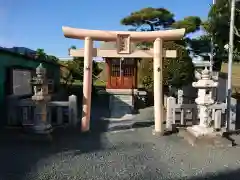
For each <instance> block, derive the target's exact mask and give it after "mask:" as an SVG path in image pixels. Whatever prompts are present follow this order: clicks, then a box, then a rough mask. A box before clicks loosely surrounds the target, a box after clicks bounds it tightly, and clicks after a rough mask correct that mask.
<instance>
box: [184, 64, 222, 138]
mask: <svg viewBox="0 0 240 180" xmlns="http://www.w3.org/2000/svg"><path fill="white" fill-rule="evenodd" d="M192 85H193V87H195V88H198V97H197V98H196V99H195V102H196V104H197V106H198V108H199V119H200V123H199V124H198V125H194V126H192V127H189V128H188V129H187V130H188V131H189V132H190V133H191V134H192V135H194V136H195V137H200V136H207V135H211V134H213V133H214V128H213V126H212V117H211V112H212V111H211V108H209V107H210V106H211V105H213V104H215V101H214V100H213V99H212V95H211V92H212V89H213V88H216V87H217V86H218V82H215V81H214V80H213V79H212V78H211V72H210V71H209V70H208V69H207V68H205V69H204V70H203V71H202V73H201V75H200V77H199V78H198V81H197V82H193V83H192Z"/></svg>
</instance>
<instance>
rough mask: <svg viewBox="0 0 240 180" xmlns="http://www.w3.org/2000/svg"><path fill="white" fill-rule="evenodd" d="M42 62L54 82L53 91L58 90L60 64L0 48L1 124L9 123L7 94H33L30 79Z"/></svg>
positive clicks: (22, 95) (23, 95) (21, 95)
mask: <svg viewBox="0 0 240 180" xmlns="http://www.w3.org/2000/svg"><path fill="white" fill-rule="evenodd" d="M40 63H42V65H43V67H45V68H46V70H47V77H48V79H51V80H53V82H54V86H53V89H52V91H53V92H52V93H54V92H56V91H57V89H58V87H59V85H60V66H61V65H60V64H58V63H57V62H53V61H47V60H42V59H36V58H33V57H29V56H26V55H22V54H19V53H15V52H11V51H8V50H5V49H0V113H1V118H0V125H5V124H6V123H7V117H6V116H7V113H6V112H7V109H6V107H7V106H6V103H7V102H6V98H7V96H10V95H16V96H20V97H27V96H31V95H32V92H33V91H32V87H31V85H30V83H29V80H30V79H31V78H32V77H33V76H34V75H35V69H36V67H37V66H38V65H39V64H40Z"/></svg>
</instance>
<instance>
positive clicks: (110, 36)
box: [62, 27, 185, 134]
mask: <svg viewBox="0 0 240 180" xmlns="http://www.w3.org/2000/svg"><path fill="white" fill-rule="evenodd" d="M62 29H63V33H64V36H65V37H67V38H73V39H81V40H85V45H84V48H83V49H79V50H73V49H71V50H70V55H71V56H73V57H84V80H83V97H84V98H83V113H82V114H83V115H82V121H81V123H82V131H83V132H86V131H88V130H89V128H90V127H89V126H90V113H91V87H92V59H93V57H103V58H104V59H105V60H106V63H107V64H108V75H109V76H108V81H107V86H106V89H107V91H109V92H114V91H121V92H124V93H126V92H129V93H130V92H132V91H133V90H134V91H135V90H137V80H136V79H137V66H136V59H137V58H153V61H154V72H153V73H154V119H155V130H154V133H155V134H161V133H162V132H163V126H162V124H163V121H164V120H163V88H162V86H163V84H162V79H163V74H162V68H163V65H162V60H163V57H164V56H165V57H172V58H174V57H176V54H177V53H176V51H174V50H171V51H165V50H164V49H163V41H168V40H178V39H181V38H182V37H183V35H184V33H185V29H176V30H165V31H152V32H131V31H101V30H86V29H76V28H71V27H63V28H62ZM94 40H95V41H105V42H116V49H113V50H111V49H101V48H99V49H97V48H93V41H94ZM131 42H154V46H153V49H149V50H140V49H137V48H132V47H131Z"/></svg>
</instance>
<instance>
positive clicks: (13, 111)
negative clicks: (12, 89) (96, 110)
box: [7, 95, 77, 126]
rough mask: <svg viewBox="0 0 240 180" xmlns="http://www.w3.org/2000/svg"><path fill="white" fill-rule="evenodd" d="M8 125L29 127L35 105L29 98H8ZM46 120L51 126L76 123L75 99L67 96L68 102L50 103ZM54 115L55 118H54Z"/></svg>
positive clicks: (31, 122) (33, 116) (33, 115)
mask: <svg viewBox="0 0 240 180" xmlns="http://www.w3.org/2000/svg"><path fill="white" fill-rule="evenodd" d="M7 102H8V103H7V104H8V125H10V126H11V125H31V124H33V121H34V118H35V111H34V110H35V107H36V104H35V103H34V101H32V99H31V98H26V99H21V98H19V97H16V96H12V97H8V100H7ZM46 105H47V120H48V122H49V123H51V124H52V125H62V124H63V123H64V121H65V122H67V123H69V124H71V125H75V124H76V123H77V97H76V96H75V95H71V96H69V99H68V101H50V102H48V103H47V104H46ZM54 115H55V116H54Z"/></svg>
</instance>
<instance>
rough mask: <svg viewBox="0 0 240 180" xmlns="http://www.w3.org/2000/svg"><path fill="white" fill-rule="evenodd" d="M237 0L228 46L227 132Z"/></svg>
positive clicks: (234, 0) (229, 116) (232, 7)
mask: <svg viewBox="0 0 240 180" xmlns="http://www.w3.org/2000/svg"><path fill="white" fill-rule="evenodd" d="M235 9H236V0H232V3H231V17H230V30H229V45H228V81H227V100H226V103H227V112H226V115H227V119H226V120H227V131H229V130H230V123H231V122H230V121H231V113H230V112H231V97H232V63H233V49H234V20H235Z"/></svg>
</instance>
